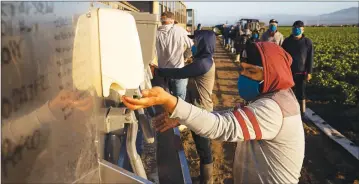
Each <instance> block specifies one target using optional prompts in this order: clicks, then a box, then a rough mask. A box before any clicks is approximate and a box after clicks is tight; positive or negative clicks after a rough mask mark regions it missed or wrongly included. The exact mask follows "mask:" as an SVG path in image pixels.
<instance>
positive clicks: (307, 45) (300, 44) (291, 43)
mask: <svg viewBox="0 0 359 184" xmlns="http://www.w3.org/2000/svg"><path fill="white" fill-rule="evenodd" d="M282 47H283V49H284V50H285V51H287V52H288V53H289V54H290V55H291V56H292V58H293V63H292V66H291V68H292V72H293V74H298V73H312V71H313V57H314V48H313V43H312V40H310V39H309V38H307V37H305V35H304V34H303V35H302V37H301V38H300V39H299V40H296V39H295V37H294V36H293V35H291V36H289V37H288V38H286V39H285V40H284V42H283V44H282Z"/></svg>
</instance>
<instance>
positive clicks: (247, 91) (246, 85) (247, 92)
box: [237, 75, 263, 101]
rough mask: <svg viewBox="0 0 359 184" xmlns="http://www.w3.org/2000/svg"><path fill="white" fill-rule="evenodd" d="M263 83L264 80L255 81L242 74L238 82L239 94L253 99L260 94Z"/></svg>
mask: <svg viewBox="0 0 359 184" xmlns="http://www.w3.org/2000/svg"><path fill="white" fill-rule="evenodd" d="M262 83H263V81H261V82H259V81H255V80H252V79H250V78H248V77H246V76H244V75H240V76H239V78H238V83H237V86H238V91H239V95H240V96H241V97H242V98H243V99H244V100H246V101H250V100H253V99H254V98H255V97H257V96H258V95H259V94H260V92H259V88H260V84H262Z"/></svg>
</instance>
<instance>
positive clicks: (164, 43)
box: [156, 24, 193, 68]
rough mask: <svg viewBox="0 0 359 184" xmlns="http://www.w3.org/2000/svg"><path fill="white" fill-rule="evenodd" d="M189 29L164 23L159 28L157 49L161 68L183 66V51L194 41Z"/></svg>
mask: <svg viewBox="0 0 359 184" xmlns="http://www.w3.org/2000/svg"><path fill="white" fill-rule="evenodd" d="M187 35H188V33H187V31H186V30H185V29H184V28H182V27H180V26H178V25H175V24H168V25H162V26H160V27H159V28H158V29H157V35H156V51H157V57H158V67H159V68H182V67H183V66H184V58H183V53H184V51H185V49H186V48H191V47H192V45H193V41H192V40H191V39H190V38H189V37H188V36H187Z"/></svg>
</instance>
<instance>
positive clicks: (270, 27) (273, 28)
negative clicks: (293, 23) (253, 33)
mask: <svg viewBox="0 0 359 184" xmlns="http://www.w3.org/2000/svg"><path fill="white" fill-rule="evenodd" d="M269 30H271V31H272V32H274V31H276V30H277V26H275V25H273V24H272V25H270V26H269Z"/></svg>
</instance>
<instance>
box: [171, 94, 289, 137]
mask: <svg viewBox="0 0 359 184" xmlns="http://www.w3.org/2000/svg"><path fill="white" fill-rule="evenodd" d="M172 118H179V119H180V120H181V121H180V123H181V124H183V125H186V126H187V127H188V128H189V129H191V130H192V131H194V132H195V133H196V134H198V135H201V136H203V137H208V138H210V139H217V140H222V141H231V142H236V141H245V140H261V139H267V140H268V139H273V138H274V137H275V136H276V135H277V134H278V132H279V130H280V128H281V126H282V122H283V116H282V113H281V110H280V108H279V106H278V104H277V103H276V102H274V101H273V100H271V99H266V98H263V99H260V100H257V101H256V102H253V103H251V104H250V105H249V106H240V107H239V108H237V109H235V110H234V111H227V112H222V113H216V112H213V113H210V112H207V111H205V110H203V109H200V108H197V107H195V106H193V105H191V104H188V103H186V102H184V101H183V100H181V99H179V100H178V104H177V106H176V108H175V110H174V112H173V114H172Z"/></svg>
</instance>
